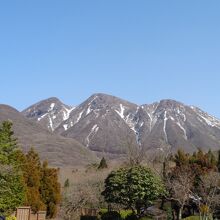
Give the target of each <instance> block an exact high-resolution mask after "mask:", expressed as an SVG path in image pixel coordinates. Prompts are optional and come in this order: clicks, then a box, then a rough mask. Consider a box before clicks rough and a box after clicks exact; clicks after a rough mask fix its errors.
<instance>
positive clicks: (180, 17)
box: [0, 0, 220, 118]
mask: <svg viewBox="0 0 220 220" xmlns="http://www.w3.org/2000/svg"><path fill="white" fill-rule="evenodd" d="M219 12H220V1H219V0H213V1H208V0H207V1H203V0H193V1H192V0H178V1H177V0H173V1H171V0H170V1H169V0H160V1H159V0H132V1H131V0H78V1H75V0H59V1H58V0H37V1H34V0H31V1H30V0H26V1H24V0H14V1H12V0H2V1H0V80H1V84H0V102H1V103H7V104H9V105H11V106H14V107H15V108H17V109H19V110H22V109H24V108H25V107H27V106H29V105H31V104H33V103H35V102H37V101H39V100H41V99H45V98H48V97H51V96H56V97H58V98H60V99H61V100H62V101H63V102H65V103H67V104H72V105H77V104H79V103H80V102H82V101H83V100H85V99H86V98H87V97H89V96H90V95H91V94H93V93H96V92H103V93H108V94H112V95H115V96H119V97H121V98H124V99H126V100H129V101H131V102H135V103H137V104H143V103H151V102H154V101H158V100H160V99H166V98H171V99H176V100H178V101H181V102H184V103H186V104H193V105H196V106H199V107H201V108H202V109H203V110H205V111H207V112H209V113H211V114H213V115H215V116H217V117H218V118H220V98H219V95H220V13H219Z"/></svg>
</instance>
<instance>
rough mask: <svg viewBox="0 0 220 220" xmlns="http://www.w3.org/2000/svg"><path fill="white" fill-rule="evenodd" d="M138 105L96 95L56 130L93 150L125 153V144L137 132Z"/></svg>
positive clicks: (74, 111)
mask: <svg viewBox="0 0 220 220" xmlns="http://www.w3.org/2000/svg"><path fill="white" fill-rule="evenodd" d="M136 109H137V105H135V104H132V103H130V102H127V101H124V100H122V99H119V98H117V97H114V96H110V95H105V94H94V95H92V96H91V97H90V98H88V99H87V100H86V101H85V102H83V103H82V104H81V105H79V106H78V107H76V108H75V109H74V110H73V111H72V112H71V114H70V117H69V119H67V120H65V121H64V122H63V123H61V124H60V126H59V127H58V128H57V129H56V130H55V132H56V133H58V134H60V135H62V136H65V137H70V138H75V139H76V140H78V141H79V142H80V143H82V144H83V145H85V146H86V147H88V148H90V149H91V150H93V151H99V152H108V153H113V154H115V153H117V154H120V153H124V152H125V147H126V146H125V141H126V138H127V136H128V135H132V136H133V137H134V138H135V135H134V134H133V133H131V129H134V128H133V127H134V125H133V123H132V117H133V115H134V114H135V111H136Z"/></svg>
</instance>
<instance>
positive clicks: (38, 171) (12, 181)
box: [0, 121, 61, 218]
mask: <svg viewBox="0 0 220 220" xmlns="http://www.w3.org/2000/svg"><path fill="white" fill-rule="evenodd" d="M0 185H1V187H0V216H1V215H3V216H8V215H10V214H11V213H12V212H13V211H14V210H15V209H16V207H18V206H21V205H25V206H31V208H32V210H33V211H34V212H37V211H38V210H46V211H47V217H49V218H52V217H54V216H56V213H57V205H58V204H59V203H60V199H61V191H60V184H59V182H58V169H55V168H49V167H48V164H47V162H46V161H45V162H43V164H41V162H40V159H39V156H38V154H37V153H36V152H35V151H34V149H33V148H32V149H31V150H30V151H29V152H28V153H27V154H24V153H23V152H22V151H21V150H19V148H18V146H17V142H16V139H15V138H14V137H13V131H12V123H11V122H9V121H5V122H3V123H2V125H1V126H0Z"/></svg>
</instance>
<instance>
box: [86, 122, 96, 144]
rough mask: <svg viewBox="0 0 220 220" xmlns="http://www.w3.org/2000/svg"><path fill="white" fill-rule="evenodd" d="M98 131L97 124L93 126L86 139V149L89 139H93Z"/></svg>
mask: <svg viewBox="0 0 220 220" xmlns="http://www.w3.org/2000/svg"><path fill="white" fill-rule="evenodd" d="M98 130H99V127H98V125H97V124H95V125H94V126H93V127H92V129H91V131H90V133H89V135H88V136H87V137H86V146H87V147H89V144H90V138H93V137H94V136H95V134H96V133H97V132H98Z"/></svg>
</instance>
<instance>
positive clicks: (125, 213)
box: [120, 210, 132, 219]
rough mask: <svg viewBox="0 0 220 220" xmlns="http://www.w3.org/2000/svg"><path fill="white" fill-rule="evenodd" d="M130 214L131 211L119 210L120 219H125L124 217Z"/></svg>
mask: <svg viewBox="0 0 220 220" xmlns="http://www.w3.org/2000/svg"><path fill="white" fill-rule="evenodd" d="M131 214H132V210H120V215H121V218H122V219H126V217H127V216H128V215H131Z"/></svg>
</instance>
